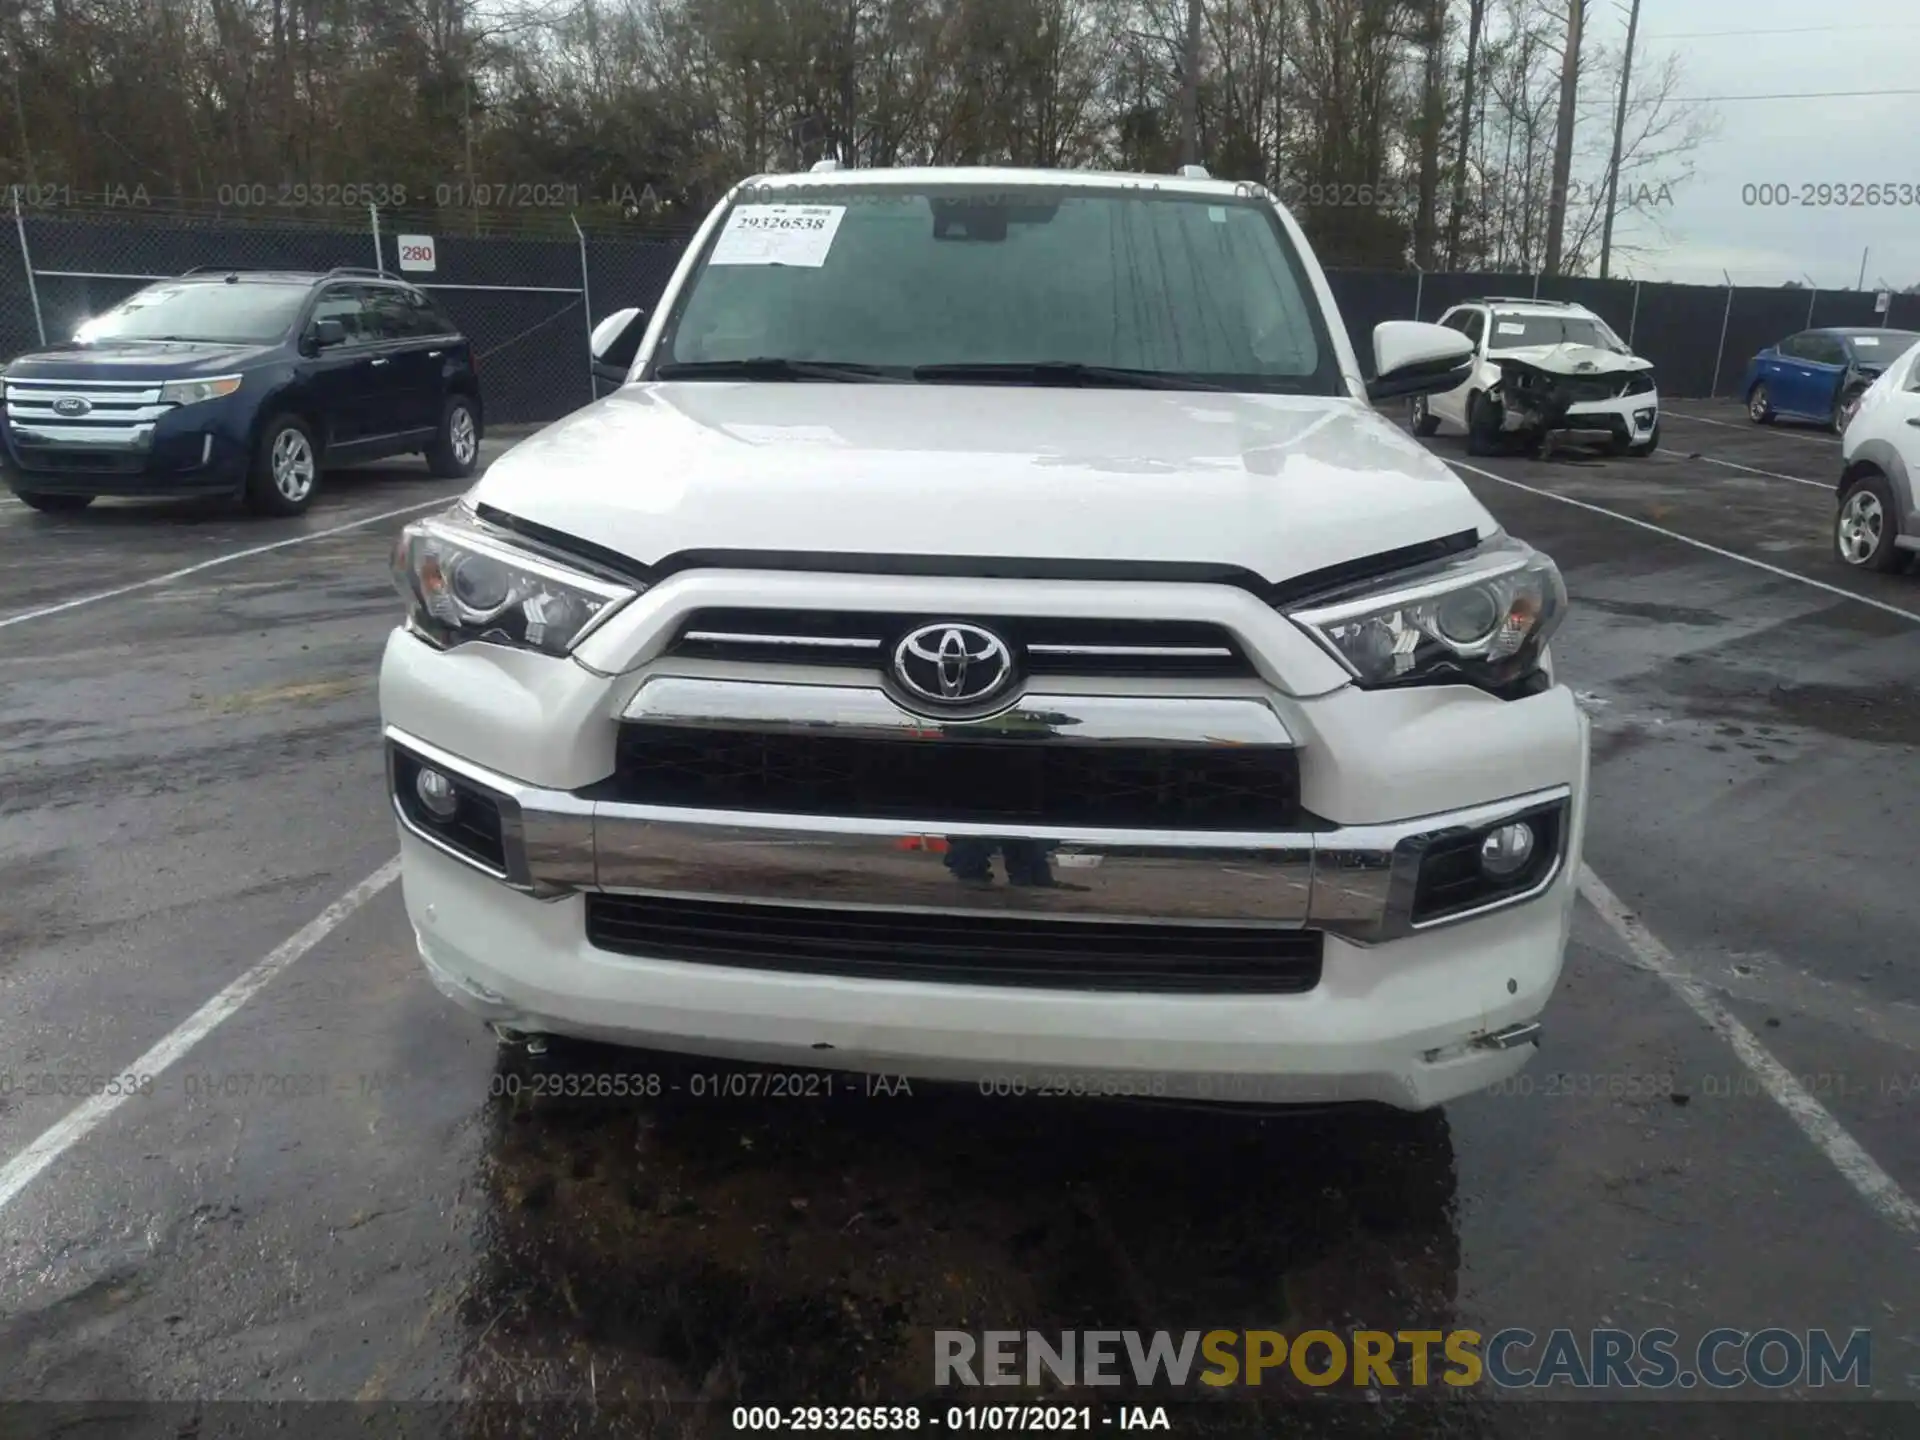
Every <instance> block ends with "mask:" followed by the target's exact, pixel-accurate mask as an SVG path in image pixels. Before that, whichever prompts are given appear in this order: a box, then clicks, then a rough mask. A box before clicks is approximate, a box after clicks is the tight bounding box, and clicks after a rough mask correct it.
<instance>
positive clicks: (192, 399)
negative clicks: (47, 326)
mask: <svg viewBox="0 0 1920 1440" xmlns="http://www.w3.org/2000/svg"><path fill="white" fill-rule="evenodd" d="M0 387H4V400H5V403H4V405H0V416H3V418H0V465H4V468H5V474H6V481H7V485H8V487H9V488H10V489H11V490H12V491H13V493H14V494H16V495H18V496H19V497H20V498H21V499H22V500H24V501H25V502H26V503H27V504H29V505H31V506H33V507H34V508H35V509H36V510H51V511H58V510H79V509H82V508H84V507H85V506H87V505H89V504H91V503H92V502H93V499H94V497H95V496H96V495H138V496H156V497H157V496H181V495H231V496H234V497H235V498H241V499H244V500H245V501H246V502H247V504H248V505H249V506H251V507H252V508H253V509H255V510H257V511H260V512H262V513H265V514H269V515H297V514H299V513H300V512H301V511H302V510H305V509H306V508H307V507H308V506H309V505H311V504H312V503H313V497H314V495H315V493H316V492H317V491H318V489H319V487H320V477H321V472H322V470H323V469H324V468H325V467H327V466H329V465H338V464H347V463H351V462H354V461H361V460H376V459H381V458H383V457H385V456H389V455H402V454H408V453H419V454H424V455H425V456H426V457H427V464H428V465H429V467H431V469H432V471H433V473H434V474H435V475H439V476H443V477H445V478H447V479H458V478H460V477H462V476H465V475H469V474H471V473H472V471H473V467H474V462H475V460H476V459H477V458H478V457H479V453H480V436H481V407H480V379H479V375H478V373H477V372H476V371H475V369H474V364H473V348H472V346H470V345H469V344H468V343H467V340H466V337H465V336H463V335H461V334H460V332H459V331H458V330H457V329H456V328H455V327H454V324H453V322H452V321H451V320H449V319H448V318H447V317H446V315H445V313H444V312H442V311H441V310H440V308H439V307H438V306H437V305H435V304H434V303H433V301H432V300H431V299H430V298H428V297H427V295H425V294H424V293H423V292H421V291H419V290H416V289H415V288H414V287H413V286H411V285H407V284H403V283H402V282H400V281H397V280H394V279H391V278H389V277H386V276H382V275H378V274H376V273H375V272H373V271H371V270H331V271H328V272H327V273H326V274H324V275H322V274H314V273H309V272H289V271H233V270H213V271H207V272H204V273H202V272H198V271H190V272H189V273H187V274H185V275H182V276H180V277H179V278H177V279H173V280H163V281H161V282H159V283H158V284H154V285H149V286H147V287H146V289H144V290H141V291H139V292H137V293H136V294H133V295H130V296H128V297H127V298H126V299H125V300H123V301H121V302H120V304H118V305H116V306H114V307H113V309H111V310H108V311H107V312H105V313H104V314H102V315H98V316H96V317H94V318H93V319H91V320H89V321H87V322H86V323H85V324H84V325H82V326H81V327H80V329H79V331H78V332H77V333H76V334H75V336H74V338H73V342H72V343H71V344H70V345H66V346H63V347H61V348H60V349H57V350H44V351H40V352H37V353H35V354H31V355H22V356H20V357H19V358H18V359H16V360H14V361H13V362H12V363H11V364H9V365H8V366H7V367H6V368H5V370H4V371H0Z"/></svg>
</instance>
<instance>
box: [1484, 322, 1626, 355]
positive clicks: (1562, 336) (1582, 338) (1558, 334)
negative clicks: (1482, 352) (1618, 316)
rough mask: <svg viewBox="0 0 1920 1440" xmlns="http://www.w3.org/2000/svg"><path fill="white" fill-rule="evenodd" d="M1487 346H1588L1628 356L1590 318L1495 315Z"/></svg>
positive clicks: (1621, 345) (1613, 337)
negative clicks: (1491, 335)
mask: <svg viewBox="0 0 1920 1440" xmlns="http://www.w3.org/2000/svg"><path fill="white" fill-rule="evenodd" d="M1488 344H1489V346H1490V347H1491V348H1492V349H1495V350H1516V349H1519V348H1520V347H1521V346H1524V345H1592V346H1594V347H1595V348H1596V349H1600V350H1612V351H1614V352H1615V353H1616V354H1620V355H1627V354H1630V353H1632V352H1631V351H1629V350H1628V349H1627V346H1626V344H1625V343H1624V342H1623V341H1622V340H1621V339H1620V337H1619V336H1618V335H1615V334H1614V333H1613V331H1611V330H1609V329H1608V328H1607V327H1606V325H1605V324H1603V323H1602V322H1601V321H1599V320H1596V319H1594V318H1593V317H1592V316H1590V315H1515V314H1513V313H1512V312H1510V311H1509V312H1505V313H1501V312H1496V313H1495V314H1494V317H1493V337H1492V339H1491V340H1490V341H1489V342H1488Z"/></svg>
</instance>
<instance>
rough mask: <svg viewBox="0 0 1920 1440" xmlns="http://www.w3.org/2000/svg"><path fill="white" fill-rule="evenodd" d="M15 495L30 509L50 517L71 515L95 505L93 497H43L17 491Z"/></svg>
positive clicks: (30, 491) (37, 494) (24, 491)
mask: <svg viewBox="0 0 1920 1440" xmlns="http://www.w3.org/2000/svg"><path fill="white" fill-rule="evenodd" d="M13 493H14V495H15V496H16V497H17V498H18V499H19V501H20V503H21V504H22V505H25V506H26V507H27V508H28V509H30V510H39V511H42V512H44V513H45V514H48V515H71V514H72V513H73V512H74V511H76V510H84V509H86V508H87V506H89V505H91V504H92V503H93V496H91V495H42V494H39V493H38V492H36V491H32V490H16V491H14V492H13Z"/></svg>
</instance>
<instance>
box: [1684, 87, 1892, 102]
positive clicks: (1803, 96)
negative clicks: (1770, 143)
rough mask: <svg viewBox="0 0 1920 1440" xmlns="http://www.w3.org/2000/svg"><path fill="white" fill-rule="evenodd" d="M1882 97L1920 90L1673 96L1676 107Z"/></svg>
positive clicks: (1808, 91)
mask: <svg viewBox="0 0 1920 1440" xmlns="http://www.w3.org/2000/svg"><path fill="white" fill-rule="evenodd" d="M1883 95H1920V90H1795V91H1783V92H1781V93H1780V94H1778V95H1675V96H1673V97H1671V99H1672V103H1674V104H1676V105H1709V104H1716V105H1717V104H1722V103H1725V102H1728V101H1734V100H1864V99H1870V98H1873V97H1877V96H1883Z"/></svg>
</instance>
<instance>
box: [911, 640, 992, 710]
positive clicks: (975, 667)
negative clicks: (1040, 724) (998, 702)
mask: <svg viewBox="0 0 1920 1440" xmlns="http://www.w3.org/2000/svg"><path fill="white" fill-rule="evenodd" d="M893 673H894V678H895V679H897V680H898V681H899V682H900V685H901V687H902V688H903V689H904V690H906V692H907V693H908V694H909V695H912V696H914V697H916V698H918V699H921V700H931V701H934V702H936V703H938V704H943V705H977V704H979V703H980V702H981V701H983V700H987V699H990V698H991V697H992V696H994V695H996V694H998V693H999V692H1000V691H1001V690H1003V689H1005V688H1006V684H1007V682H1008V681H1009V680H1011V679H1012V678H1013V652H1012V651H1010V650H1009V649H1008V648H1007V642H1006V641H1004V640H1002V639H1001V638H1000V637H999V636H998V635H996V634H994V633H993V632H992V631H991V630H983V629H981V628H980V627H979V626H978V625H966V624H962V623H960V622H959V621H943V622H941V623H940V624H938V625H922V626H921V627H920V628H919V629H918V630H914V631H911V632H909V633H908V634H907V636H906V637H905V638H904V639H903V640H901V642H900V643H899V644H898V645H896V646H895V647H894V650H893Z"/></svg>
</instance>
